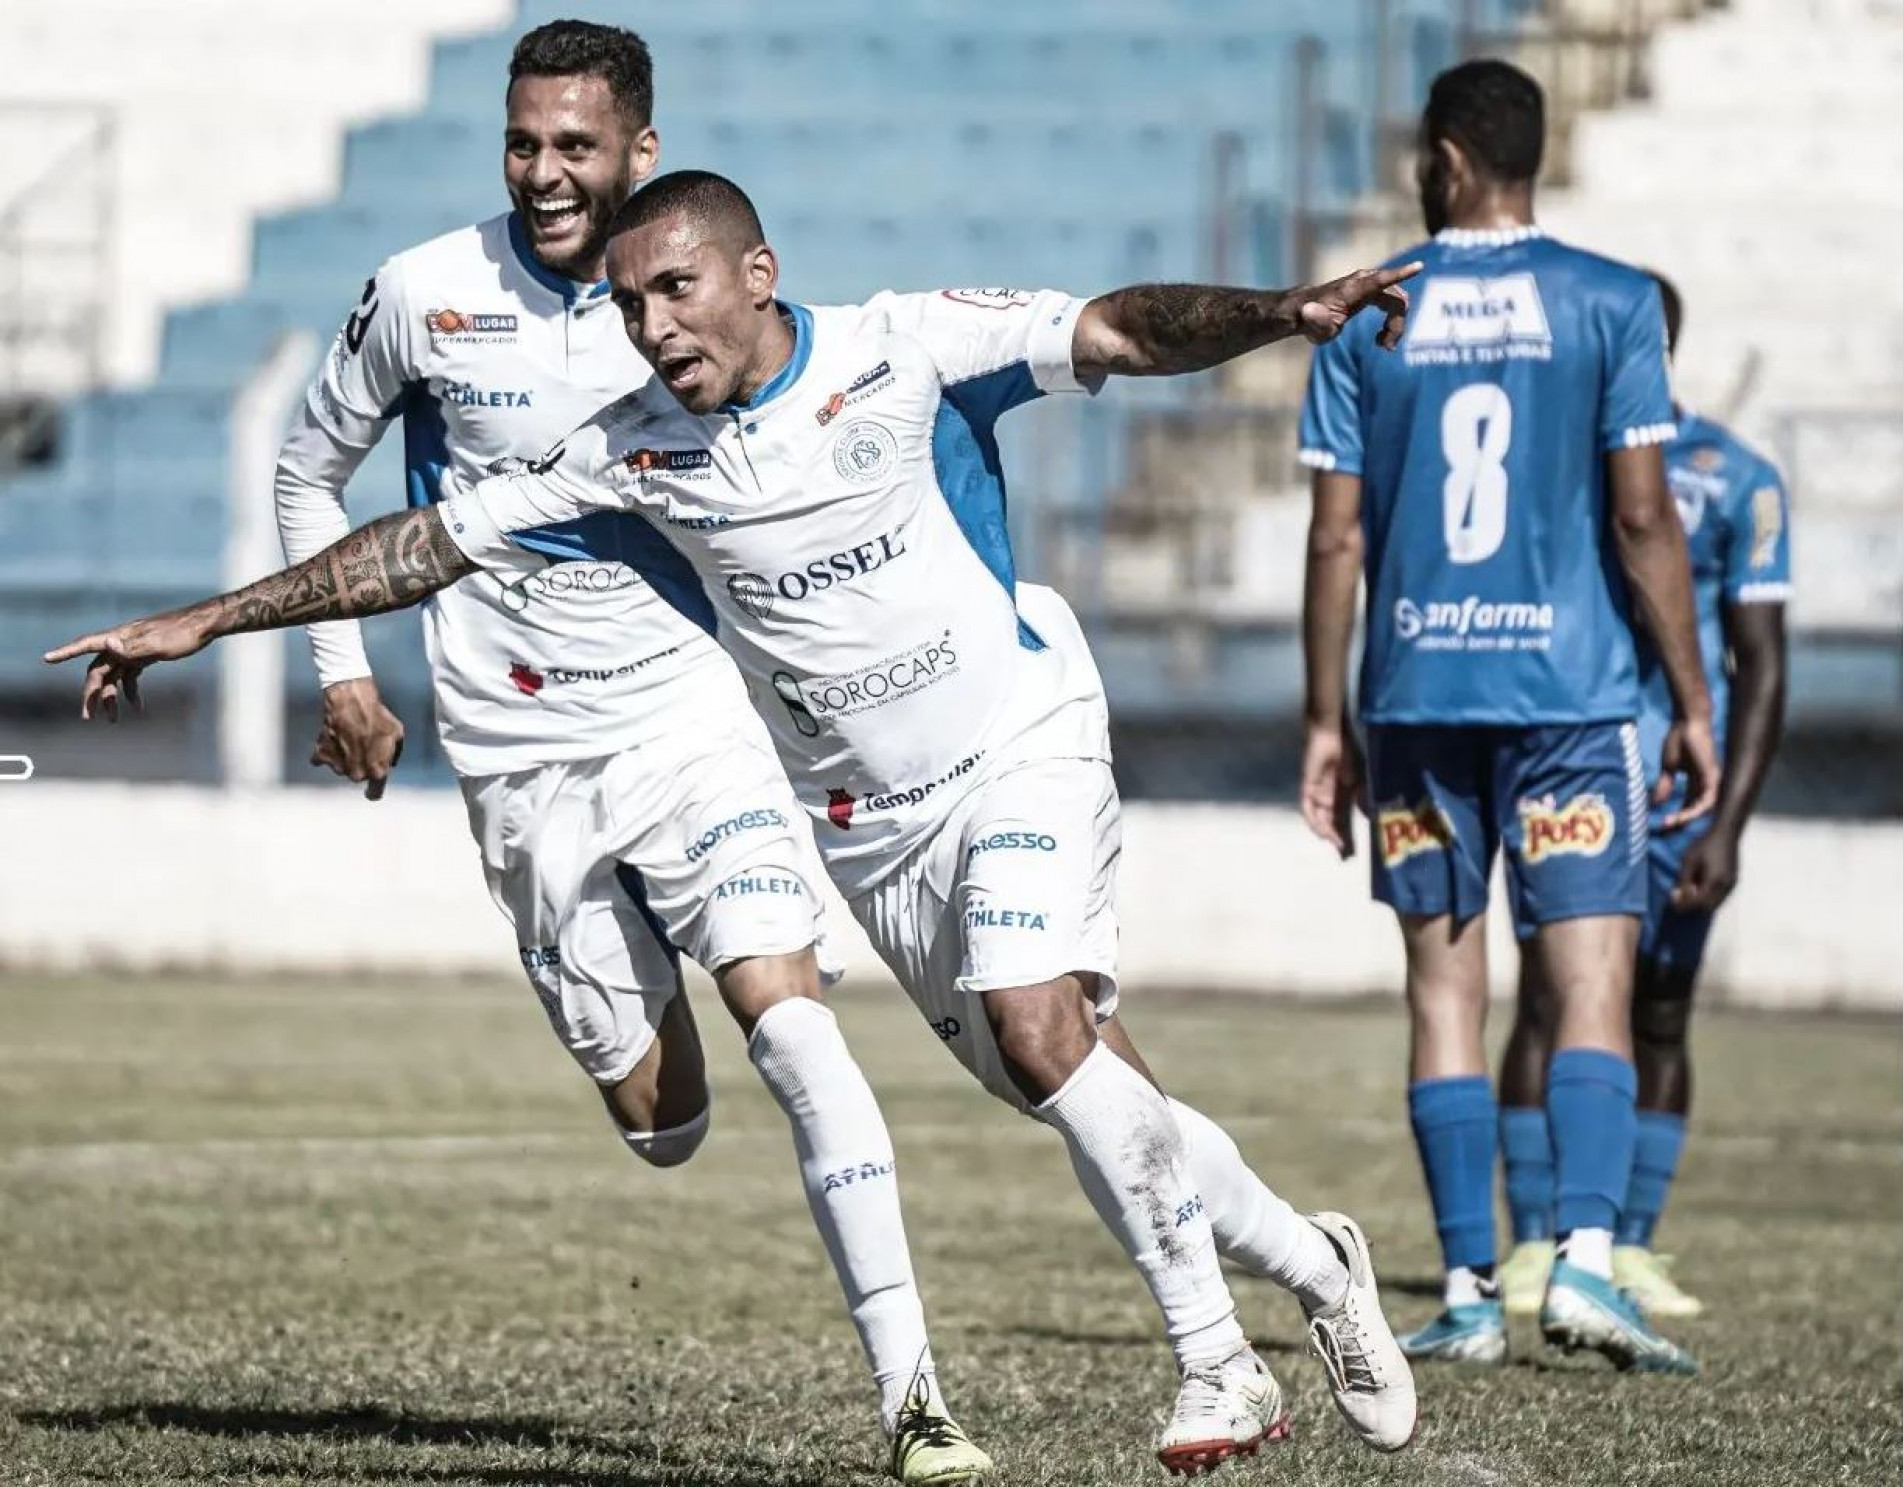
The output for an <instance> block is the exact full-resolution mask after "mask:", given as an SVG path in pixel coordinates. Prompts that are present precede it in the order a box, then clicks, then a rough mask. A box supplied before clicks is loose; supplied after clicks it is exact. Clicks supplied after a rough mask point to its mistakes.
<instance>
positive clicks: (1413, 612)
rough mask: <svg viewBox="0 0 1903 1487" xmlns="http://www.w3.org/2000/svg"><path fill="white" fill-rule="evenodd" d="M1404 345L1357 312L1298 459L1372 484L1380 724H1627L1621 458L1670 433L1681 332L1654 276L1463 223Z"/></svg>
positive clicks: (1370, 564) (1313, 396) (1629, 689)
mask: <svg viewBox="0 0 1903 1487" xmlns="http://www.w3.org/2000/svg"><path fill="white" fill-rule="evenodd" d="M1416 258H1418V259H1420V260H1421V261H1422V262H1423V264H1424V265H1425V267H1424V268H1423V270H1422V272H1421V274H1420V276H1419V277H1418V278H1417V279H1416V280H1415V281H1413V282H1412V283H1411V284H1410V285H1409V286H1408V288H1409V290H1410V291H1411V292H1412V295H1413V299H1414V305H1415V308H1414V311H1413V313H1412V314H1411V315H1410V317H1409V320H1408V328H1407V334H1406V337H1405V339H1404V340H1403V341H1402V343H1401V347H1400V349H1399V350H1398V351H1395V352H1392V353H1389V352H1384V351H1382V350H1381V349H1380V348H1379V347H1378V346H1376V345H1375V334H1376V332H1377V331H1378V330H1379V329H1380V323H1379V319H1378V317H1376V316H1372V315H1361V316H1357V317H1355V318H1354V319H1353V320H1350V321H1349V322H1348V325H1347V326H1346V328H1345V329H1344V330H1343V331H1342V333H1341V335H1340V336H1339V337H1338V338H1337V339H1336V340H1334V341H1333V342H1331V343H1329V344H1328V345H1326V346H1324V347H1322V348H1321V349H1320V350H1319V351H1317V353H1316V355H1315V359H1314V364H1313V366H1312V368H1311V370H1310V374H1309V385H1308V396H1307V400H1306V403H1305V405H1304V407H1303V410H1302V439H1301V442H1302V461H1303V463H1304V464H1306V465H1308V466H1309V467H1311V468H1313V469H1317V470H1336V471H1341V472H1344V473H1347V474H1354V475H1359V476H1360V477H1361V480H1362V525H1363V529H1364V532H1365V536H1366V565H1367V584H1368V622H1367V634H1366V641H1365V648H1364V650H1363V654H1362V666H1361V687H1360V712H1361V716H1362V717H1363V718H1364V719H1365V720H1367V721H1368V722H1371V723H1409V724H1494V725H1517V726H1534V725H1540V724H1552V723H1583V722H1593V721H1604V720H1615V719H1630V718H1633V717H1636V716H1637V714H1638V711H1639V683H1638V661H1637V657H1636V654H1635V647H1634V640H1633V633H1632V625H1631V620H1630V617H1629V610H1628V600H1627V596H1626V591H1625V583H1624V578H1623V575H1622V574H1621V573H1620V571H1619V568H1618V564H1617V560H1616V556H1615V553H1614V550H1613V543H1612V539H1611V534H1610V532H1609V529H1608V523H1609V512H1608V503H1607V497H1606V489H1605V455H1606V453H1607V452H1608V451H1610V450H1615V449H1622V448H1631V447H1634V446H1637V445H1643V444H1655V443H1662V442H1664V441H1665V440H1667V439H1669V438H1671V437H1672V434H1673V420H1672V403H1671V393H1670V389H1669V387H1668V385H1667V380H1666V363H1665V320H1664V312H1663V309H1662V306H1661V303H1660V299H1659V292H1658V289H1657V287H1656V286H1655V285H1654V284H1653V282H1652V280H1651V279H1650V278H1649V277H1648V276H1647V275H1645V274H1644V273H1642V272H1640V271H1639V270H1638V269H1635V268H1631V267H1628V266H1627V265H1624V264H1620V263H1615V262H1613V261H1612V260H1610V259H1606V258H1600V257H1598V256H1597V255H1595V254H1591V253H1586V252H1582V251H1581V250H1579V249H1577V248H1571V247H1568V246H1566V245H1565V244H1563V243H1559V242H1555V241H1554V240H1552V239H1551V238H1548V237H1546V236H1545V235H1544V234H1542V233H1541V232H1540V230H1539V229H1538V228H1534V227H1527V228H1518V229H1513V230H1511V231H1505V232H1471V231H1458V230H1450V231H1447V232H1443V233H1441V234H1439V235H1438V236H1437V237H1435V238H1434V239H1433V240H1432V241H1431V242H1428V243H1426V244H1423V245H1422V246H1420V247H1418V248H1413V249H1410V250H1409V251H1408V252H1406V253H1403V254H1400V255H1398V256H1396V257H1395V258H1394V259H1392V260H1390V261H1391V262H1392V263H1397V264H1398V263H1406V262H1410V261H1412V260H1413V259H1416Z"/></svg>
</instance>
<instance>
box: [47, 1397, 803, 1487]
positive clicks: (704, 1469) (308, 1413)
mask: <svg viewBox="0 0 1903 1487" xmlns="http://www.w3.org/2000/svg"><path fill="white" fill-rule="evenodd" d="M14 1418H15V1419H16V1420H17V1421H18V1422H19V1423H20V1424H21V1425H24V1426H33V1427H38V1428H39V1429H42V1430H63V1431H74V1432H81V1433H85V1432H94V1431H110V1430H117V1429H121V1428H133V1429H148V1430H180V1431H186V1432H189V1433H191V1434H193V1435H202V1436H211V1437H216V1438H219V1439H224V1440H290V1439H305V1438H321V1439H325V1440H329V1441H333V1442H348V1441H366V1442H367V1441H377V1442H381V1443H385V1444H390V1445H396V1446H415V1447H424V1448H427V1447H445V1446H465V1447H478V1448H480V1447H505V1448H515V1449H518V1450H539V1451H559V1452H562V1453H564V1454H569V1453H575V1452H586V1453H590V1454H599V1455H602V1456H606V1457H609V1458H612V1459H613V1460H614V1464H613V1465H609V1466H605V1467H603V1468H601V1469H595V1468H593V1467H588V1466H582V1465H577V1464H575V1463H573V1462H564V1463H562V1464H560V1465H556V1464H554V1463H549V1464H547V1465H525V1466H520V1467H511V1466H495V1465H457V1464H452V1463H449V1462H443V1463H440V1464H438V1463H432V1462H425V1461H417V1462H410V1463H405V1464H403V1465H401V1466H398V1467H396V1468H395V1469H394V1470H392V1469H389V1468H379V1470H378V1472H377V1475H378V1476H379V1477H381V1478H386V1479H390V1480H397V1481H406V1482H438V1481H457V1482H467V1481H473V1482H485V1483H493V1484H495V1487H515V1484H522V1487H686V1484H689V1483H692V1484H694V1487H701V1484H706V1487H829V1484H832V1483H836V1482H837V1480H838V1478H837V1476H828V1477H826V1478H819V1477H811V1476H807V1475H804V1474H802V1473H800V1472H798V1471H796V1470H793V1469H790V1468H789V1467H788V1466H786V1465H785V1464H784V1463H769V1462H764V1461H762V1462H748V1461H734V1462H727V1463H722V1464H720V1465H718V1466H711V1467H710V1463H709V1462H708V1461H707V1460H706V1459H705V1458H704V1457H702V1456H690V1455H689V1454H688V1453H685V1452H679V1451H675V1450H673V1449H671V1448H670V1447H668V1446H667V1445H666V1444H665V1443H657V1442H653V1441H649V1440H642V1439H629V1438H627V1437H621V1438H619V1439H616V1438H610V1437H608V1436H604V1435H599V1434H594V1433H591V1432H589V1431H586V1430H577V1429H575V1428H573V1427H572V1426H570V1425H567V1424H564V1423H563V1422H561V1421H558V1420H554V1419H550V1418H547V1417H545V1416H538V1415H522V1416H518V1415H496V1416H471V1417H468V1418H449V1419H439V1418H435V1417H433V1416H429V1415H415V1414H399V1413H396V1412H395V1411H391V1410H385V1409H379V1408H376V1407H374V1406H369V1407H362V1408H357V1409H327V1410H319V1409H313V1410H296V1409H269V1408H261V1407H256V1406H242V1405H234V1406H220V1405H197V1404H181V1403H177V1402H170V1401H157V1402H148V1403H140V1404H124V1405H109V1406H105V1407H102V1408H97V1409H69V1410H26V1411H22V1412H21V1413H19V1414H17V1415H15V1416H14ZM308 1471H309V1466H308V1464H300V1463H291V1462H278V1461H251V1462H248V1463H246V1465H245V1468H244V1474H245V1475H249V1476H254V1477H280V1476H302V1475H304V1474H306V1473H308ZM205 1475H206V1476H207V1477H216V1478H217V1479H219V1480H226V1479H228V1478H229V1477H230V1476H231V1468H230V1465H229V1463H225V1464H215V1463H207V1465H206V1467H205Z"/></svg>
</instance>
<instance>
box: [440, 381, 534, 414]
mask: <svg viewBox="0 0 1903 1487" xmlns="http://www.w3.org/2000/svg"><path fill="white" fill-rule="evenodd" d="M438 396H439V397H441V398H442V400H443V401H444V402H445V403H450V404H453V405H454V406H455V407H458V408H530V407H533V406H534V403H533V401H532V398H533V394H531V393H529V392H526V391H522V392H518V391H516V390H515V389H513V388H487V387H476V386H474V385H473V384H471V383H468V382H450V381H445V382H444V383H443V390H442V392H441V393H439V394H438Z"/></svg>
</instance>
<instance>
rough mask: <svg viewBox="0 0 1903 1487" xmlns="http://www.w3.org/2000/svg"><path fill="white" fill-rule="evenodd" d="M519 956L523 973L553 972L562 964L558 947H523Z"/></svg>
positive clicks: (560, 950) (560, 951) (559, 947)
mask: <svg viewBox="0 0 1903 1487" xmlns="http://www.w3.org/2000/svg"><path fill="white" fill-rule="evenodd" d="M521 956H522V969H523V970H525V971H546V970H553V969H556V968H557V967H559V966H560V965H561V963H562V949H561V946H559V945H524V946H523V947H522V949H521Z"/></svg>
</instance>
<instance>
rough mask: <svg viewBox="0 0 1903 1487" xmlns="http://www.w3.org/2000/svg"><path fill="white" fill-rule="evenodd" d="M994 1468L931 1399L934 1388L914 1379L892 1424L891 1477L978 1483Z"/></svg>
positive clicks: (946, 1482)
mask: <svg viewBox="0 0 1903 1487" xmlns="http://www.w3.org/2000/svg"><path fill="white" fill-rule="evenodd" d="M991 1469H992V1467H991V1458H990V1457H989V1456H987V1455H986V1454H985V1453H984V1452H983V1451H981V1450H979V1449H978V1447H977V1446H975V1445H973V1444H972V1441H971V1437H970V1436H968V1435H966V1434H965V1432H964V1431H963V1430H961V1429H960V1428H959V1426H958V1422H957V1421H956V1420H954V1419H952V1417H951V1416H950V1415H948V1414H946V1413H945V1407H944V1405H942V1404H940V1403H938V1402H937V1401H936V1400H934V1399H933V1398H932V1391H931V1386H930V1385H929V1384H928V1383H927V1382H926V1381H925V1379H924V1378H923V1377H920V1378H918V1379H915V1380H914V1381H913V1383H912V1392H911V1393H910V1394H908V1395H907V1396H906V1399H905V1403H904V1404H903V1405H901V1406H900V1407H899V1414H898V1418H897V1419H896V1420H895V1421H894V1422H893V1424H892V1463H891V1472H892V1475H893V1476H894V1477H896V1478H898V1480H899V1481H901V1482H912V1483H935V1484H948V1483H957V1482H975V1481H976V1480H977V1479H978V1478H979V1477H982V1476H983V1475H984V1474H985V1473H986V1472H988V1471H990V1470H991Z"/></svg>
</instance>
